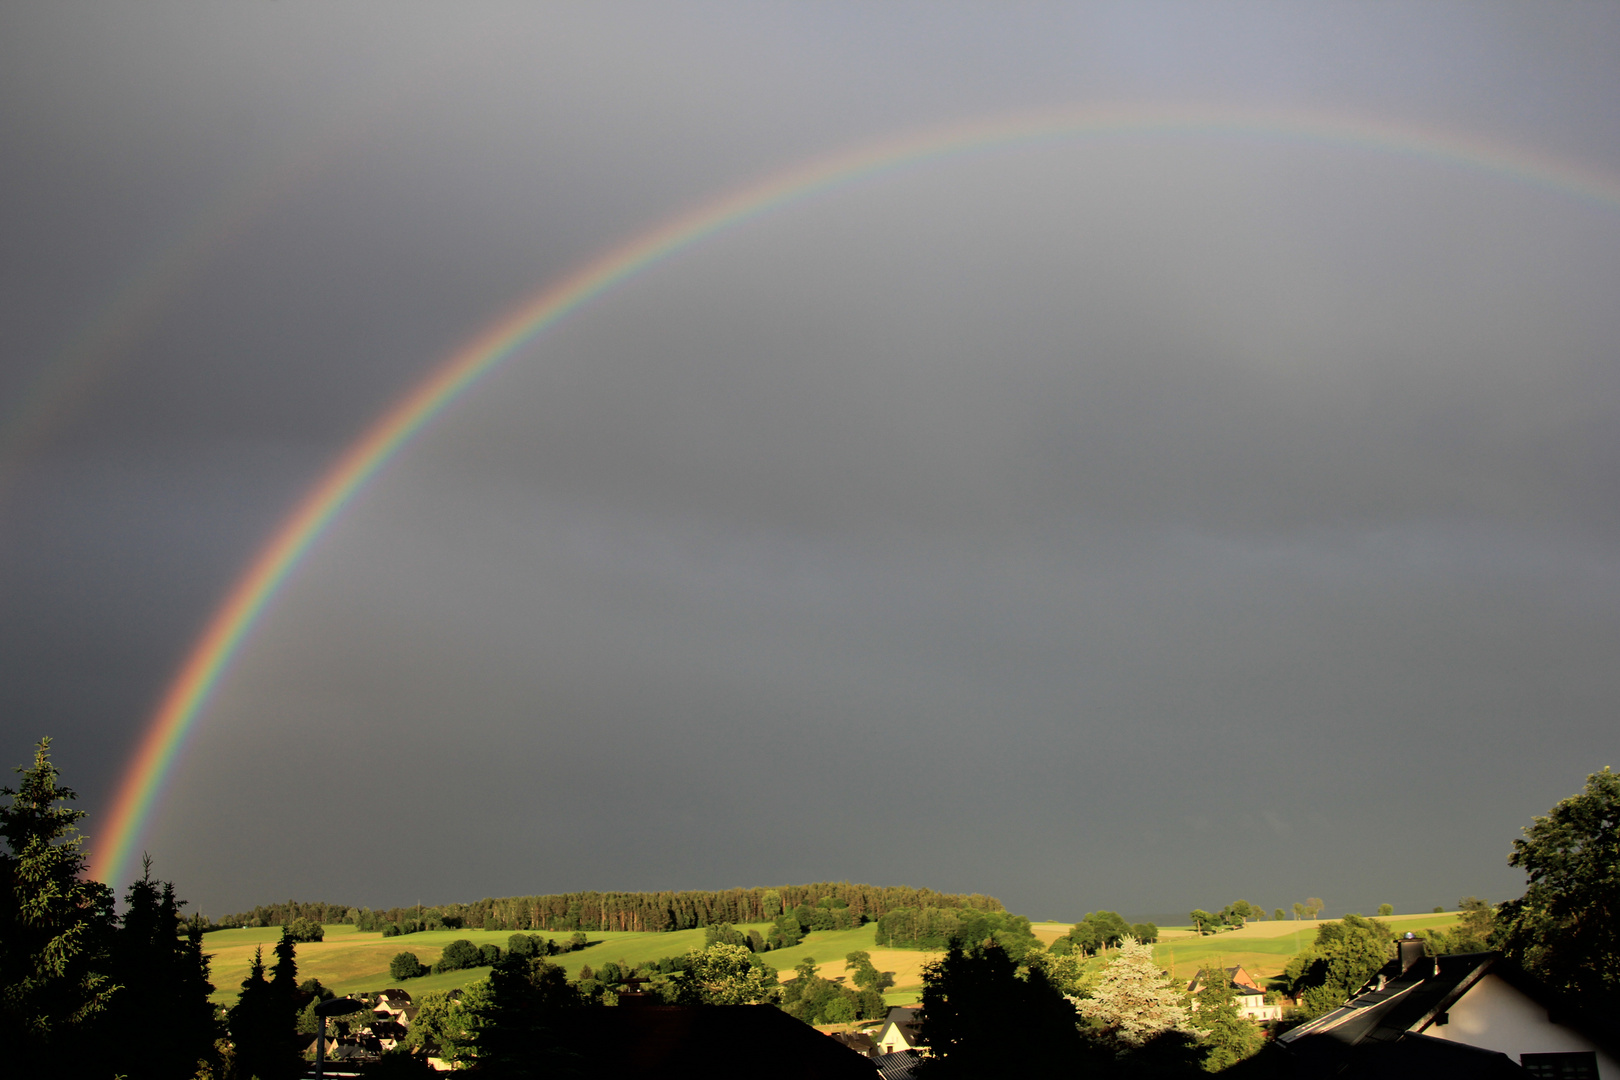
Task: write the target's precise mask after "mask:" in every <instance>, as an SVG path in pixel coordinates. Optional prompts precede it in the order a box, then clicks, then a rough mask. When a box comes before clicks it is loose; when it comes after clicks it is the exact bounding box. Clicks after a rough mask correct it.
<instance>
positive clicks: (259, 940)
mask: <svg viewBox="0 0 1620 1080" xmlns="http://www.w3.org/2000/svg"><path fill="white" fill-rule="evenodd" d="M767 925H768V924H760V925H759V926H757V927H747V926H745V927H741V928H740V929H743V930H745V931H746V930H748V929H759V930H761V931H763V930H764V929H765V928H766V926H767ZM325 929H326V939H325V940H324V941H318V942H306V943H304V944H301V945H299V946H298V978H299V980H300V981H302V980H304V979H309V978H314V979H319V980H320V981H321V985H323V986H325V987H326V988H327V989H328V990H332V991H334V992H336V993H339V994H349V993H357V992H360V991H370V990H381V989H383V988H384V987H388V986H393V985H395V984H396V982H398V980H393V979H390V978H389V977H388V963H389V961H390V960H392V959H393V958H394V954H395V953H400V952H413V953H415V954H416V958H417V959H418V960H420V961H421V962H422V963H424V964H427V965H429V966H432V964H433V962H434V961H435V960H437V959H438V958H439V956H440V955H441V954H442V953H443V952H444V947H445V946H446V945H448V944H450V942H452V941H455V940H457V939H458V938H466V939H467V940H468V941H471V942H472V943H473V944H475V945H487V944H494V945H499V946H500V947H501V948H502V949H505V948H506V939H507V938H509V937H511V931H507V930H501V931H490V932H488V933H485V932H484V931H482V930H433V931H424V932H422V933H419V934H407V935H404V936H402V937H391V938H385V937H383V936H382V935H381V934H380V933H359V932H358V931H356V930H355V929H354V927H352V926H328V927H326V928H325ZM876 932H877V928H876V926H874V925H872V924H868V925H866V926H863V927H860V928H859V929H856V930H837V931H831V930H824V931H819V932H816V933H813V934H811V935H810V936H809V937H808V938H807V939H806V940H805V941H804V943H803V944H800V945H797V946H795V947H793V948H791V949H783V950H781V951H779V952H769V953H765V954H764V957H763V959H764V960H765V961H766V962H767V963H769V964H770V965H771V966H772V967H774V968H777V969H778V970H779V971H780V972H782V974H783V975H785V976H786V977H787V978H789V979H791V978H793V977H794V975H793V968H794V966H795V965H796V964H798V963H800V962H801V961H802V960H804V958H805V957H807V956H810V957H815V958H816V959H817V960H819V961H820V963H819V964H818V970H819V971H820V974H821V975H822V976H823V977H825V978H829V979H836V978H838V977H840V976H842V975H844V974H845V972H844V957H845V956H846V955H847V954H849V953H852V952H854V951H856V950H857V949H865V950H866V951H867V952H869V953H871V954H872V962H873V963H874V964H876V965H877V966H878V968H879V970H882V971H893V972H894V973H895V981H896V986H895V988H894V990H893V991H891V992H890V994H889V995H888V996H889V998H890V999H891V1002H894V1003H900V1004H903V1003H906V1002H909V1001H913V1000H915V999H916V998H917V996H918V995H919V994H920V993H921V992H922V965H923V964H924V963H926V962H927V961H928V960H930V959H932V958H933V957H934V955H935V954H933V953H923V952H915V951H912V950H903V949H878V948H876V947H874V945H873V941H874V940H875V935H876ZM543 936H547V937H560V938H562V939H566V938H567V937H568V935H567V934H566V933H564V934H560V935H559V934H556V933H551V934H547V935H543ZM588 937H589V938H590V941H591V944H590V946H589V947H588V948H586V949H583V950H581V951H580V952H572V953H564V954H563V955H561V956H558V957H555V958H554V959H555V961H556V962H557V963H560V964H561V965H562V966H563V967H564V968H565V969H566V970H567V972H568V975H569V977H570V978H578V977H579V972H580V969H581V968H583V967H585V965H587V964H589V965H590V966H591V967H593V968H599V967H601V966H602V965H603V964H605V963H607V962H608V961H610V960H612V961H614V962H617V963H619V964H621V965H628V966H630V967H637V966H639V965H641V964H644V963H646V962H648V961H650V960H659V959H662V958H663V957H666V956H681V955H684V954H685V953H686V952H687V951H688V950H690V949H700V948H702V947H703V931H702V930H676V931H673V932H671V933H665V934H656V933H640V932H618V931H602V932H596V931H593V932H591V933H590V934H589V935H588ZM280 938H281V930H280V928H279V927H266V928H264V929H252V930H219V931H216V932H214V933H212V934H209V935H207V936H206V937H204V938H203V948H204V949H205V950H206V951H207V952H208V953H209V954H210V955H211V956H212V957H213V981H214V985H215V987H216V989H215V991H214V1000H215V1001H217V1002H220V1003H221V1004H227V1005H228V1004H230V1003H232V1002H234V1001H235V1000H236V994H237V990H238V989H239V987H240V986H241V983H242V980H243V979H245V978H247V972H248V965H249V964H251V963H252V961H253V950H254V948H255V947H258V946H263V948H264V953H265V960H266V966H267V967H268V966H269V965H270V964H272V963H274V962H275V957H274V955H273V954H272V952H271V950H272V949H273V948H274V947H275V943H276V942H277V941H279V940H280ZM488 974H489V969H488V968H487V967H480V968H467V969H465V970H462V971H451V972H446V973H445V974H443V975H424V976H423V977H421V978H419V979H409V980H405V981H404V982H403V983H400V985H402V986H403V987H404V988H405V989H406V990H409V991H410V992H411V994H412V995H413V996H417V995H420V994H423V993H426V992H428V991H430V990H448V989H451V988H454V987H458V986H466V985H467V984H468V983H470V982H473V981H475V980H477V979H481V978H484V977H485V976H486V975H488Z"/></svg>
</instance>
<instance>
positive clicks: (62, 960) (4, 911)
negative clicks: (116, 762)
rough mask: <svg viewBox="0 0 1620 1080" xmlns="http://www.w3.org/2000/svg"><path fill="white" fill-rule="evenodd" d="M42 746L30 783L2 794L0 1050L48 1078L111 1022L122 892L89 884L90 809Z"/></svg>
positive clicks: (27, 772)
mask: <svg viewBox="0 0 1620 1080" xmlns="http://www.w3.org/2000/svg"><path fill="white" fill-rule="evenodd" d="M50 749H51V740H50V739H48V738H47V739H41V740H40V741H39V746H38V747H37V748H36V750H35V753H34V764H33V767H32V768H28V769H22V768H19V769H18V770H17V772H18V773H20V774H21V775H22V781H21V782H20V783H19V784H18V786H17V787H16V788H15V789H13V788H10V787H3V788H0V795H5V796H10V799H11V801H10V803H9V805H7V806H5V807H0V840H3V841H4V847H3V849H0V1043H3V1044H4V1045H5V1048H6V1051H5V1052H6V1057H7V1066H8V1068H16V1069H17V1070H18V1075H29V1074H33V1073H36V1072H37V1073H40V1074H41V1075H43V1074H44V1073H43V1071H42V1070H44V1069H45V1068H46V1067H47V1065H48V1063H49V1062H51V1061H52V1060H53V1059H54V1060H57V1061H60V1060H61V1059H62V1057H63V1056H65V1055H66V1054H67V1053H68V1051H70V1050H72V1051H76V1052H84V1051H85V1050H86V1049H87V1047H86V1044H85V1041H84V1040H82V1039H81V1038H80V1036H82V1035H83V1034H84V1033H85V1032H86V1031H87V1030H88V1029H89V1028H90V1026H91V1025H92V1024H93V1023H94V1022H95V1021H96V1020H97V1019H98V1018H99V1017H100V1016H101V1014H103V1013H104V1012H105V1011H106V1009H107V1007H108V1003H109V1001H110V1000H111V998H112V996H113V993H114V991H115V990H117V984H116V983H115V982H114V981H113V980H112V979H111V978H110V977H108V976H107V975H106V974H105V973H104V970H102V969H103V966H104V965H103V964H102V963H101V961H102V960H103V958H104V953H105V949H106V946H107V942H108V937H109V935H110V932H111V929H112V926H113V924H114V920H113V910H112V890H111V889H109V888H107V887H106V886H105V885H102V884H99V883H98V882H95V881H92V880H90V879H89V877H88V865H87V861H86V859H85V855H84V852H83V850H82V845H83V842H84V841H83V838H82V837H81V836H80V835H79V830H78V822H79V820H80V819H81V818H83V817H84V811H82V810H75V809H72V808H70V807H66V806H61V805H58V804H59V803H62V802H66V801H68V800H72V799H75V798H77V795H76V794H75V793H74V791H73V790H72V789H71V788H67V787H63V786H62V785H61V784H59V783H58V782H57V781H58V778H59V773H58V772H57V769H56V766H55V765H53V764H52V763H51V759H50Z"/></svg>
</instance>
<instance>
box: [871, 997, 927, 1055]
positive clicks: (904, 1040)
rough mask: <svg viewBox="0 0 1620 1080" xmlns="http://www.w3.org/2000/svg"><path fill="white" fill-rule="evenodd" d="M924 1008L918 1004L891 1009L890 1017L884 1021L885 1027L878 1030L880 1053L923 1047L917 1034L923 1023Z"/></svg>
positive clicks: (894, 1052) (892, 1052) (893, 1052)
mask: <svg viewBox="0 0 1620 1080" xmlns="http://www.w3.org/2000/svg"><path fill="white" fill-rule="evenodd" d="M921 1013H922V1010H921V1009H919V1008H917V1007H916V1006H896V1007H895V1008H892V1009H890V1010H889V1015H888V1017H887V1018H886V1019H885V1020H884V1021H883V1028H882V1030H880V1031H879V1032H878V1036H877V1040H876V1042H877V1048H878V1051H879V1052H880V1053H884V1054H897V1053H899V1052H900V1051H902V1050H917V1049H921V1046H920V1044H919V1043H918V1042H917V1035H918V1033H919V1031H920V1030H921V1027H922V1023H921V1020H920V1019H919V1016H920V1014H921Z"/></svg>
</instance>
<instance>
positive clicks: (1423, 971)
mask: <svg viewBox="0 0 1620 1080" xmlns="http://www.w3.org/2000/svg"><path fill="white" fill-rule="evenodd" d="M1486 975H1496V976H1499V977H1501V978H1502V979H1504V980H1505V981H1506V982H1508V983H1509V984H1510V985H1512V986H1513V987H1514V988H1516V989H1518V990H1520V991H1521V992H1523V993H1524V994H1525V995H1526V996H1528V997H1530V998H1531V999H1532V1000H1533V1001H1536V1002H1537V1003H1539V1004H1541V1005H1542V1006H1544V1007H1548V1006H1552V1005H1553V1002H1552V1000H1551V996H1550V995H1549V994H1548V992H1547V990H1546V989H1545V988H1544V987H1542V986H1540V985H1539V984H1537V983H1536V982H1535V981H1534V980H1533V979H1531V978H1529V977H1528V976H1526V975H1525V974H1524V973H1523V972H1522V971H1520V970H1519V969H1518V968H1517V967H1516V966H1515V965H1513V964H1510V963H1508V962H1507V961H1505V960H1503V958H1502V955H1501V954H1500V953H1494V952H1485V953H1460V954H1457V955H1455V956H1436V957H1427V956H1425V957H1420V958H1419V959H1417V960H1416V961H1415V962H1414V963H1412V965H1411V966H1410V967H1408V968H1407V969H1406V970H1405V971H1402V970H1401V968H1400V962H1399V961H1398V960H1392V961H1390V962H1389V963H1388V964H1386V965H1385V966H1384V967H1383V968H1382V969H1380V971H1379V972H1378V974H1377V975H1375V976H1374V978H1373V980H1372V982H1370V983H1368V988H1367V989H1366V990H1364V991H1363V992H1362V993H1360V994H1357V995H1356V996H1355V997H1353V998H1351V999H1350V1000H1349V1001H1347V1002H1345V1003H1344V1004H1343V1005H1341V1006H1340V1007H1339V1008H1337V1009H1334V1010H1333V1011H1332V1012H1330V1013H1326V1014H1324V1015H1322V1016H1319V1017H1317V1018H1316V1019H1315V1020H1311V1021H1308V1022H1306V1023H1304V1024H1301V1025H1300V1026H1299V1027H1296V1028H1294V1029H1293V1030H1292V1031H1288V1032H1285V1033H1284V1034H1282V1035H1280V1036H1278V1038H1277V1044H1278V1045H1279V1046H1282V1047H1284V1048H1286V1049H1287V1050H1289V1051H1290V1052H1291V1053H1292V1054H1293V1055H1294V1057H1295V1059H1296V1060H1297V1061H1298V1062H1299V1063H1300V1064H1301V1065H1302V1066H1304V1067H1305V1071H1306V1072H1307V1073H1322V1074H1324V1075H1327V1074H1334V1075H1342V1076H1361V1075H1369V1076H1371V1075H1378V1076H1384V1075H1388V1076H1392V1077H1393V1076H1405V1075H1408V1074H1410V1075H1414V1076H1417V1075H1425V1070H1427V1071H1428V1072H1427V1075H1449V1076H1456V1077H1495V1076H1504V1077H1505V1076H1524V1075H1525V1074H1524V1073H1523V1072H1522V1071H1521V1070H1520V1069H1519V1066H1518V1065H1517V1064H1516V1063H1514V1062H1513V1061H1512V1060H1510V1059H1509V1058H1507V1057H1506V1056H1505V1055H1502V1054H1498V1053H1495V1052H1494V1051H1489V1050H1484V1049H1481V1048H1479V1047H1474V1046H1468V1045H1466V1044H1463V1043H1459V1042H1452V1041H1449V1040H1442V1039H1435V1038H1431V1037H1429V1036H1427V1035H1424V1034H1423V1032H1424V1030H1425V1029H1427V1028H1428V1027H1430V1025H1432V1024H1434V1023H1436V1022H1437V1021H1439V1022H1442V1023H1443V1022H1444V1020H1443V1014H1444V1013H1445V1012H1446V1010H1448V1009H1450V1008H1451V1007H1452V1006H1453V1005H1455V1004H1456V1003H1457V1001H1458V1000H1459V999H1461V998H1462V996H1463V995H1464V994H1466V993H1467V992H1468V991H1469V990H1470V989H1471V988H1472V987H1473V986H1474V985H1475V984H1477V983H1478V982H1479V981H1480V980H1481V979H1483V978H1484V977H1485V976H1486ZM1556 1022H1558V1023H1560V1024H1563V1025H1565V1026H1567V1027H1570V1028H1573V1029H1575V1030H1577V1031H1579V1032H1581V1034H1583V1035H1585V1036H1586V1037H1587V1038H1589V1039H1591V1040H1592V1041H1593V1042H1595V1043H1597V1044H1598V1045H1600V1046H1603V1047H1604V1048H1605V1049H1610V1048H1612V1047H1613V1046H1614V1045H1615V1041H1616V1040H1615V1038H1614V1033H1613V1028H1612V1021H1609V1020H1608V1019H1607V1018H1603V1017H1595V1016H1591V1015H1576V1014H1574V1013H1571V1012H1569V1011H1568V1010H1567V1009H1561V1010H1558V1015H1557V1017H1556Z"/></svg>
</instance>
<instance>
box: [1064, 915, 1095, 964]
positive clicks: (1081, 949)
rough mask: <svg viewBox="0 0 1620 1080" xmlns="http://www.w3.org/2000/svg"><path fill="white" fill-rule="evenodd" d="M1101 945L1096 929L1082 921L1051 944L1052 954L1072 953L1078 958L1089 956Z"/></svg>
mask: <svg viewBox="0 0 1620 1080" xmlns="http://www.w3.org/2000/svg"><path fill="white" fill-rule="evenodd" d="M1101 945H1102V939H1101V938H1100V937H1099V936H1098V933H1097V928H1096V927H1095V926H1093V925H1092V924H1091V923H1088V922H1085V921H1084V920H1082V921H1080V922H1077V923H1075V924H1074V925H1073V926H1071V927H1070V928H1069V932H1068V933H1067V934H1065V935H1064V936H1063V937H1060V938H1058V939H1057V940H1056V941H1054V942H1053V943H1052V952H1053V953H1055V954H1056V955H1058V956H1064V955H1067V954H1068V953H1070V952H1073V953H1075V954H1077V955H1079V956H1090V955H1091V954H1092V952H1094V951H1095V950H1096V949H1097V948H1099V947H1100V946H1101Z"/></svg>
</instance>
